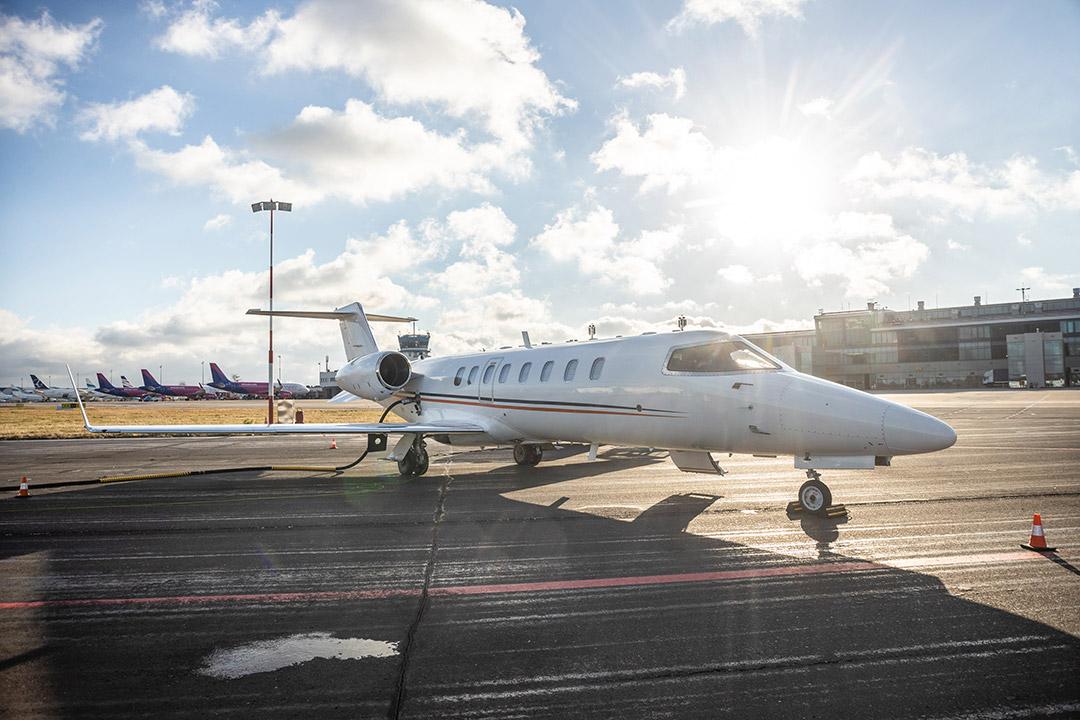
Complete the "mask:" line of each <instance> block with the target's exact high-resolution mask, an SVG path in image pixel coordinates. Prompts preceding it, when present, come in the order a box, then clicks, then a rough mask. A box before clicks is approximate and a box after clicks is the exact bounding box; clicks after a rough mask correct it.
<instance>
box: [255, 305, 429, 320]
mask: <svg viewBox="0 0 1080 720" xmlns="http://www.w3.org/2000/svg"><path fill="white" fill-rule="evenodd" d="M247 314H248V315H263V316H271V315H272V316H273V317H295V318H308V319H309V320H348V319H350V318H352V317H355V315H356V314H355V313H353V312H338V311H331V310H327V311H323V310H259V309H257V308H252V309H251V310H248V311H247ZM364 317H366V318H367V319H368V320H371V321H373V322H416V318H414V317H400V316H398V315H377V314H375V313H364Z"/></svg>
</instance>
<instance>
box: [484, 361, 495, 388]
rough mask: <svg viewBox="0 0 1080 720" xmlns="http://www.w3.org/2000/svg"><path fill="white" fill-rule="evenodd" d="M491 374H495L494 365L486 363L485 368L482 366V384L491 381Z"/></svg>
mask: <svg viewBox="0 0 1080 720" xmlns="http://www.w3.org/2000/svg"><path fill="white" fill-rule="evenodd" d="M493 375H495V365H494V363H493V364H491V365H488V366H487V367H486V368H484V384H485V385H487V384H488V383H489V382H491V378H492V376H493Z"/></svg>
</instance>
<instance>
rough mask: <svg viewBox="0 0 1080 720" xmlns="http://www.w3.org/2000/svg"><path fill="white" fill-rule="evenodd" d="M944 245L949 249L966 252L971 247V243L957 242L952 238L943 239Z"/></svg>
mask: <svg viewBox="0 0 1080 720" xmlns="http://www.w3.org/2000/svg"><path fill="white" fill-rule="evenodd" d="M945 247H946V248H948V249H949V250H952V251H953V252H966V251H968V250H970V249H971V245H968V244H967V243H962V242H957V241H956V240H953V239H952V238H949V239H948V240H947V241H945Z"/></svg>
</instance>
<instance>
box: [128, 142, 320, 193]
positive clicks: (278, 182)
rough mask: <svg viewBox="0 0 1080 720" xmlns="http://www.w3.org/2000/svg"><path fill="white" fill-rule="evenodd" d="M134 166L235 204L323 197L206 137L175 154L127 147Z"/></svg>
mask: <svg viewBox="0 0 1080 720" xmlns="http://www.w3.org/2000/svg"><path fill="white" fill-rule="evenodd" d="M130 147H131V150H132V152H133V153H134V155H135V162H136V163H137V164H138V166H139V167H141V168H143V169H144V170H149V171H152V172H155V173H157V174H159V175H161V176H163V177H165V178H167V179H168V180H170V181H171V182H173V183H175V184H177V185H190V186H196V187H199V186H204V185H206V186H209V187H210V188H212V189H214V190H215V191H216V192H217V193H219V194H220V195H222V196H223V197H225V198H226V199H228V200H230V201H232V202H234V203H249V202H251V199H252V198H258V197H263V196H268V197H282V198H289V199H290V201H291V202H294V203H301V204H304V203H313V202H317V201H319V200H322V199H323V197H324V194H323V193H322V192H320V191H319V190H318V189H316V188H311V187H308V186H307V185H305V184H302V183H298V182H296V181H294V180H292V179H290V178H286V177H285V176H284V175H283V174H282V172H281V170H280V169H278V168H276V167H273V166H271V165H268V164H267V163H265V162H263V161H261V160H250V159H247V158H246V157H245V156H244V155H243V153H240V152H237V151H234V150H230V149H229V148H223V147H221V146H219V145H218V144H217V143H216V142H214V139H213V138H212V137H210V136H209V135H207V136H206V137H205V138H203V141H202V143H200V144H198V145H185V146H184V147H182V148H181V149H179V150H177V151H175V152H168V151H165V150H154V149H151V148H150V147H147V145H146V144H145V143H143V142H142V141H141V140H133V141H132V142H131V144H130Z"/></svg>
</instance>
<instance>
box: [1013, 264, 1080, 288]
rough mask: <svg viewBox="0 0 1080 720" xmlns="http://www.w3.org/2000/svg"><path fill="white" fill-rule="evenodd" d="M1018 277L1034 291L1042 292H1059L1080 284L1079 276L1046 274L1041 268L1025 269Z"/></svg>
mask: <svg viewBox="0 0 1080 720" xmlns="http://www.w3.org/2000/svg"><path fill="white" fill-rule="evenodd" d="M1020 276H1021V277H1023V278H1024V282H1029V283H1031V285H1032V287H1033V288H1034V289H1035V290H1036V291H1038V290H1042V291H1044V292H1060V291H1062V290H1067V289H1068V288H1070V287H1074V286H1075V284H1076V283H1077V282H1080V274H1071V275H1070V274H1066V273H1048V272H1046V270H1045V269H1043V268H1042V267H1026V268H1024V269H1023V270H1021V271H1020Z"/></svg>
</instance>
